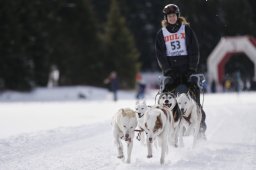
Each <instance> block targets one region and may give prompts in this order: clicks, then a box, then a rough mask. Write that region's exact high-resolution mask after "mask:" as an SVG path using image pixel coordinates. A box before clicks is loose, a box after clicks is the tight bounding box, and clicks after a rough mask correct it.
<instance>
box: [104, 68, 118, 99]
mask: <svg viewBox="0 0 256 170" xmlns="http://www.w3.org/2000/svg"><path fill="white" fill-rule="evenodd" d="M104 84H108V85H109V88H110V91H111V92H112V93H113V100H114V101H117V91H118V89H119V81H118V78H117V73H116V72H115V71H112V72H111V73H110V75H109V76H108V77H107V78H106V79H105V80H104Z"/></svg>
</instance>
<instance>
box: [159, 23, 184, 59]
mask: <svg viewBox="0 0 256 170" xmlns="http://www.w3.org/2000/svg"><path fill="white" fill-rule="evenodd" d="M162 32H163V35H164V41H165V45H166V55H167V56H180V55H187V54H188V53H187V47H186V39H185V37H186V34H185V25H183V24H182V25H181V27H180V29H179V30H178V32H176V33H170V32H169V31H168V30H167V29H166V28H165V27H164V28H162Z"/></svg>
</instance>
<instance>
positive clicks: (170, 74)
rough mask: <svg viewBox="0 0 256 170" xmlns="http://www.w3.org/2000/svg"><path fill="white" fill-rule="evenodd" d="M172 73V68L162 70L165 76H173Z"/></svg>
mask: <svg viewBox="0 0 256 170" xmlns="http://www.w3.org/2000/svg"><path fill="white" fill-rule="evenodd" d="M173 75H174V72H173V70H172V69H167V70H165V71H164V76H165V77H173Z"/></svg>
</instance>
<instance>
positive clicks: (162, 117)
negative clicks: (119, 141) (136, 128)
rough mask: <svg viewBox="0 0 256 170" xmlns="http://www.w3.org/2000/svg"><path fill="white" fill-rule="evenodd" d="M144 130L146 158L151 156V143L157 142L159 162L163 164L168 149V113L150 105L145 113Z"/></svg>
mask: <svg viewBox="0 0 256 170" xmlns="http://www.w3.org/2000/svg"><path fill="white" fill-rule="evenodd" d="M144 116H145V125H144V126H145V132H146V136H147V140H146V141H147V148H148V155H147V158H151V157H152V143H153V142H154V141H156V142H158V144H159V146H160V147H161V158H160V163H161V164H163V163H164V160H165V154H166V152H167V151H168V134H169V126H170V125H169V121H168V120H169V115H168V114H167V113H165V112H164V111H163V110H162V109H160V107H159V106H152V107H151V108H150V109H148V110H147V111H146V113H145V115H144Z"/></svg>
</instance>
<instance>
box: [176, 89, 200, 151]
mask: <svg viewBox="0 0 256 170" xmlns="http://www.w3.org/2000/svg"><path fill="white" fill-rule="evenodd" d="M176 99H177V102H178V106H179V108H180V111H181V122H180V127H179V145H180V146H181V147H183V146H184V143H183V135H184V134H183V133H184V130H185V135H193V137H194V139H193V147H194V146H195V145H196V142H197V139H198V134H199V128H200V122H201V119H202V112H201V109H200V107H199V106H198V105H197V104H196V102H195V100H194V99H192V97H191V96H190V94H189V93H181V94H178V95H177V98H176Z"/></svg>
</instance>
